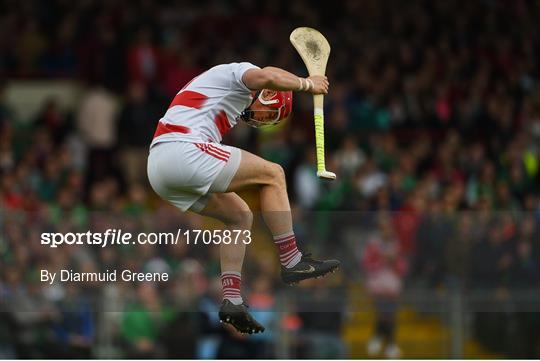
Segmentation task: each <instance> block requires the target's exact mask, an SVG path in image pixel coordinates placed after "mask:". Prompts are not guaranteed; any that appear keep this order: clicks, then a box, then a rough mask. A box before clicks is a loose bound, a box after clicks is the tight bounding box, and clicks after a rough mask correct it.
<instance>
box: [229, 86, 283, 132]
mask: <svg viewBox="0 0 540 361" xmlns="http://www.w3.org/2000/svg"><path fill="white" fill-rule="evenodd" d="M273 92H274V93H273V96H271V97H270V98H269V99H268V98H265V97H263V94H264V92H263V91H262V90H259V91H257V93H256V94H255V96H254V97H253V101H252V102H251V104H250V106H249V107H248V108H247V109H246V110H244V111H243V112H242V113H241V114H240V115H239V118H240V119H242V120H243V121H244V122H246V123H247V124H248V125H250V126H252V127H255V128H260V127H264V126H270V125H276V124H277V123H279V122H280V121H281V120H283V119H285V118H287V117H288V116H289V114H290V113H291V105H292V92H279V91H273ZM256 100H259V102H260V103H261V104H262V105H265V106H266V107H267V109H260V110H258V109H251V106H252V105H253V103H255V101H256ZM262 112H264V113H265V114H269V113H270V114H274V116H273V117H272V118H270V119H264V120H261V119H257V118H256V117H255V116H256V115H257V113H262Z"/></svg>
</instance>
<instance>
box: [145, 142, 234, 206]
mask: <svg viewBox="0 0 540 361" xmlns="http://www.w3.org/2000/svg"><path fill="white" fill-rule="evenodd" d="M241 154H242V153H241V152H240V149H238V148H235V147H229V146H227V145H223V144H217V143H188V142H182V141H174V142H163V143H158V144H155V145H154V146H152V148H151V149H150V154H149V155H148V164H147V171H148V180H149V181H150V185H151V186H152V188H153V189H154V191H155V192H156V193H157V194H158V195H159V196H160V197H161V198H163V199H165V200H167V201H169V202H170V203H172V204H173V205H175V206H176V207H178V208H180V209H181V210H182V211H184V212H185V211H186V210H188V209H189V210H192V211H194V212H200V211H202V210H203V209H204V207H205V206H206V203H207V202H208V196H207V194H208V193H223V192H225V191H227V188H228V187H229V184H230V183H231V180H232V179H233V177H234V175H235V174H236V171H237V170H238V167H239V166H240V160H241Z"/></svg>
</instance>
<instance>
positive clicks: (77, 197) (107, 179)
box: [0, 0, 540, 358]
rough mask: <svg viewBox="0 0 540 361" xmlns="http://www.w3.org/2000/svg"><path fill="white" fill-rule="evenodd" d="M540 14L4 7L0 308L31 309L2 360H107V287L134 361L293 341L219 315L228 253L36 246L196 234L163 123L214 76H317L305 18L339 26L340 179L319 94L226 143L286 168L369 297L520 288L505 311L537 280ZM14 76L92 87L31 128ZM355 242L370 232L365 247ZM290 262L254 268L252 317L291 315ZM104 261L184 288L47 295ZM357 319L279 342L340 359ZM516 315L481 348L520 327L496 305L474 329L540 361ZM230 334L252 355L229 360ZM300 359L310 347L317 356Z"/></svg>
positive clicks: (417, 5) (267, 261)
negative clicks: (162, 190) (150, 159)
mask: <svg viewBox="0 0 540 361" xmlns="http://www.w3.org/2000/svg"><path fill="white" fill-rule="evenodd" d="M538 19H540V6H539V4H538V3H537V2H530V1H524V0H523V1H520V0H518V1H512V2H506V1H495V0H493V1H474V2H473V1H469V2H461V1H458V2H447V1H415V2H413V3H410V2H408V3H405V2H400V1H397V0H385V1H362V2H358V1H354V0H348V1H343V2H340V5H339V6H336V4H335V3H332V2H316V3H313V2H310V1H304V0H295V1H268V2H262V3H261V2H251V1H245V0H234V1H229V2H224V1H209V0H203V1H198V2H197V3H196V4H194V3H192V2H189V1H164V2H153V1H148V0H139V1H131V2H127V1H125V0H115V1H101V0H94V1H80V2H76V3H73V2H68V1H63V0H54V1H47V2H41V1H25V2H16V1H13V0H3V1H1V2H0V80H1V82H0V182H1V183H0V210H1V211H2V212H1V213H0V237H1V238H0V257H1V260H2V261H1V263H0V295H1V297H2V299H6V300H7V299H9V300H11V301H10V302H7V303H8V304H5V305H2V307H8V308H9V307H14V308H13V309H12V310H11V312H2V313H1V317H2V318H5V321H6V322H2V323H0V324H2V325H9V327H7V328H6V327H2V328H1V329H0V339H2V340H8V339H13V338H14V339H13V340H12V342H11V343H9V342H4V343H2V342H0V351H1V350H3V349H2V347H3V346H2V345H9V344H12V345H15V347H14V348H11V349H9V348H5V349H4V352H5V353H6V354H9V352H11V353H15V355H19V356H29V357H35V356H36V357H37V356H41V357H45V356H47V355H51V354H52V355H66V354H65V353H66V352H67V353H68V354H69V355H78V356H79V357H85V356H88V355H90V352H93V353H94V355H97V354H98V352H109V350H95V349H92V347H91V346H92V345H93V344H94V343H95V341H96V338H97V337H100V335H99V334H98V333H96V331H95V327H96V324H97V323H99V322H101V323H100V324H102V323H103V322H102V320H98V319H96V318H98V316H97V315H96V314H94V313H92V311H91V310H92V308H93V307H94V306H95V304H91V302H98V299H97V298H96V297H91V296H90V295H94V296H95V295H96V294H100V295H101V294H103V297H107V299H109V298H110V299H111V300H116V301H114V302H117V303H114V304H115V305H116V306H114V307H113V309H111V310H110V311H119V310H123V311H126V312H123V313H122V314H121V316H114V317H119V319H117V320H114V317H113V316H111V317H109V316H108V313H105V316H103V317H104V318H105V319H107V320H108V321H111V320H112V321H111V323H110V324H111V330H109V332H110V333H109V336H110V337H111V339H114V340H115V344H116V345H118V344H121V345H124V346H125V347H123V348H122V349H123V350H125V352H126V353H127V355H130V356H132V357H139V356H143V357H144V356H147V357H148V356H151V355H161V356H163V355H165V356H171V357H174V356H179V355H182V356H186V355H187V356H188V357H212V356H216V355H218V354H219V355H220V356H223V357H226V356H228V357H236V358H237V357H242V355H246V354H248V355H254V354H257V355H259V356H260V357H270V356H272V355H275V354H274V352H275V350H274V349H273V348H272V347H271V345H272V344H273V341H274V340H275V338H276V337H277V335H276V334H273V333H271V332H270V333H265V334H263V336H261V337H259V338H250V339H249V340H246V339H242V338H238V336H236V335H234V334H233V333H230V332H229V331H227V330H223V329H222V328H220V327H219V325H218V324H217V322H216V321H217V320H216V315H215V310H216V307H217V305H218V303H219V287H218V286H219V283H217V284H216V279H215V276H216V275H217V274H218V270H219V267H218V262H217V260H218V254H217V253H216V252H217V251H216V249H211V248H201V249H198V248H194V249H192V248H189V249H188V248H183V247H175V248H166V249H162V248H156V247H137V248H133V249H125V250H124V249H111V248H104V249H99V250H97V251H96V250H94V249H91V250H88V249H82V248H80V249H79V248H77V249H76V250H70V249H67V248H59V249H55V250H48V249H45V248H43V247H41V246H39V244H38V243H36V242H37V240H38V238H39V233H40V232H41V231H43V230H55V231H58V232H67V231H70V230H79V229H94V230H99V229H105V228H106V227H107V226H109V225H122V228H124V229H130V228H131V229H139V228H137V227H142V229H151V230H152V231H159V230H168V229H177V228H181V227H188V228H189V227H197V226H200V225H198V224H197V222H199V221H200V220H198V218H194V217H192V216H190V215H182V214H180V213H179V212H177V211H175V210H173V209H172V208H170V207H167V206H165V205H164V204H163V203H161V202H160V201H158V200H157V199H156V197H155V196H154V195H153V194H152V192H151V190H150V189H149V187H148V184H147V181H146V169H145V165H146V153H147V150H148V145H149V143H150V140H151V138H152V134H153V132H154V128H155V125H156V123H157V121H158V119H159V118H160V117H161V114H162V113H163V112H164V110H165V109H166V106H167V104H168V103H169V102H170V99H171V98H172V97H173V96H174V94H175V93H176V92H177V91H178V90H179V89H180V88H181V87H182V85H183V84H185V83H186V82H187V81H189V80H190V79H191V78H192V77H193V76H195V75H197V74H199V73H200V72H202V71H203V70H204V69H206V68H208V67H210V66H212V65H214V64H219V63H226V62H233V61H250V62H252V63H254V64H256V65H259V66H265V65H273V66H280V67H283V68H284V69H287V70H290V71H292V72H295V73H297V74H299V75H305V74H306V71H305V69H304V66H303V64H302V63H301V61H300V58H299V56H298V55H297V54H296V53H295V52H294V50H293V48H292V47H291V46H290V45H289V44H288V41H287V39H288V35H289V33H290V31H291V30H292V29H293V28H294V27H296V26H300V25H306V26H312V27H315V28H317V29H319V30H321V32H323V33H324V34H325V35H326V36H327V38H328V39H329V42H330V44H331V45H332V53H331V58H330V61H329V65H328V76H329V80H330V82H331V89H330V93H329V95H328V96H327V99H326V101H327V105H326V108H325V109H327V112H326V119H327V121H326V125H325V126H326V129H325V130H326V147H327V153H328V155H327V162H328V164H327V167H328V169H330V170H333V171H335V172H336V173H337V174H338V180H337V181H335V182H333V183H331V184H328V183H323V182H320V180H318V178H317V177H316V175H315V174H316V172H315V168H316V166H315V158H314V157H315V153H314V146H313V126H312V108H311V106H312V104H311V99H310V97H309V96H307V95H305V94H295V97H296V98H295V106H294V115H293V117H292V119H291V120H290V121H289V122H288V123H287V124H283V125H280V126H279V127H277V128H276V129H270V130H265V131H256V130H254V129H251V128H248V127H246V126H239V129H236V130H235V131H233V132H232V133H231V134H230V135H228V137H227V138H226V139H225V141H224V142H225V143H227V144H231V145H235V146H238V147H242V148H244V149H247V150H250V151H253V152H256V153H257V154H260V155H261V156H263V157H264V158H266V159H269V160H272V161H275V162H278V163H280V164H281V165H282V166H283V167H284V169H285V171H286V174H287V182H288V186H289V192H290V196H291V198H292V200H293V208H294V212H295V215H296V216H298V217H302V216H304V217H305V218H306V219H309V220H311V221H313V219H316V220H318V221H317V223H316V224H317V226H316V227H310V226H309V224H310V222H309V221H307V220H304V221H303V222H301V223H300V224H299V225H298V228H299V229H297V233H300V234H302V233H303V235H304V236H305V238H309V239H310V240H311V239H313V241H314V243H315V247H316V248H318V249H319V250H325V251H328V252H331V253H333V254H335V255H336V256H341V257H343V258H345V259H346V260H347V261H348V262H347V266H346V270H345V272H348V273H347V275H349V276H350V277H348V278H349V279H350V280H352V281H358V280H359V278H358V276H356V275H357V274H358V271H359V270H360V269H361V268H363V271H364V273H363V275H364V277H363V279H364V280H365V282H366V284H367V285H368V291H369V292H370V293H372V294H373V295H374V297H376V298H377V297H378V298H379V299H380V298H381V297H382V299H385V297H386V298H388V297H387V296H388V294H387V292H386V291H385V290H384V287H383V291H382V292H381V290H380V287H379V288H378V287H377V285H380V283H379V282H373V280H374V279H375V280H376V279H377V278H376V277H377V275H380V272H379V271H381V272H390V274H392V277H393V278H394V280H395V281H394V282H397V283H393V284H392V285H391V288H392V292H390V294H391V296H390V298H397V297H399V294H400V293H401V291H402V287H401V283H405V284H406V286H405V288H406V287H420V288H424V289H425V288H429V289H440V288H449V289H460V290H465V292H466V291H471V290H483V289H486V290H490V291H492V290H496V292H497V293H496V294H497V295H506V296H504V297H503V296H501V297H498V296H497V297H494V302H495V300H498V299H501V300H508V299H509V296H508V294H509V293H511V292H513V291H515V290H534V289H538V286H539V285H540V198H539V194H540V182H539V181H540V163H539V162H540V88H539V87H538V81H539V75H540V74H539V72H538V65H539V62H540V48H539V47H538V44H540V30H539V28H538V26H536V24H537V22H538ZM13 34H17V36H13ZM2 79H3V80H2ZM16 79H25V80H26V79H51V80H55V79H73V80H76V81H78V82H79V83H80V84H81V85H82V86H83V87H84V89H85V92H84V95H83V97H82V99H81V101H80V104H79V105H78V107H77V108H76V109H72V110H69V111H66V110H65V109H62V107H61V106H60V105H59V101H58V99H54V98H51V99H49V100H48V101H46V102H45V103H44V104H43V106H42V109H41V111H40V112H39V114H38V115H37V116H36V117H35V119H31V120H30V121H27V120H26V119H25V120H23V119H18V118H17V116H16V114H15V113H14V112H13V110H12V109H11V108H10V105H9V104H8V103H7V101H6V100H5V90H6V89H7V86H8V85H9V82H10V81H12V80H16ZM310 217H311V218H310ZM338 225H339V227H337V226H338ZM109 228H111V227H109ZM336 228H338V229H336ZM348 229H354V230H360V231H359V232H357V233H356V235H357V236H356V238H355V237H352V239H350V238H351V237H350V232H347V230H348ZM314 231H316V232H317V233H316V234H313V232H314ZM360 235H362V237H360ZM363 235H365V236H366V237H363ZM330 238H332V242H327V240H328V239H330ZM359 238H362V239H359ZM28 239H31V240H34V241H35V242H30V243H29V242H28ZM386 242H391V243H392V246H391V247H390V248H391V249H392V252H386V250H388V247H387V246H386ZM273 257H274V255H266V254H257V257H256V259H255V260H254V261H253V262H252V264H251V266H250V267H253V270H251V271H250V273H249V274H250V278H249V279H248V280H247V285H248V287H247V288H246V292H248V293H250V294H251V296H249V297H248V300H250V301H249V302H251V303H252V304H253V305H254V308H255V310H259V311H268V310H272V309H273V308H275V307H277V306H276V305H275V302H276V300H275V296H274V294H275V290H276V280H277V278H276V277H275V276H276V269H275V267H276V265H275V262H274V258H273ZM398 260H399V262H398ZM108 265H122V266H124V267H129V268H133V269H138V270H144V269H159V270H165V271H167V272H170V273H171V274H174V275H175V277H174V282H172V283H171V284H169V285H167V286H163V285H148V284H142V285H139V286H135V285H120V286H117V288H119V289H120V291H121V292H119V291H118V290H115V289H112V290H109V291H107V289H102V288H101V287H98V286H97V285H87V286H85V287H83V288H82V289H81V287H79V286H80V285H79V286H77V285H68V286H65V287H63V288H62V289H57V288H55V287H47V288H46V289H45V290H46V292H44V291H43V290H44V289H43V287H42V286H41V285H40V284H39V282H38V279H39V275H38V274H37V270H38V269H40V268H49V269H59V268H62V267H64V268H65V267H68V266H69V267H73V268H74V269H88V270H96V269H104V268H106V267H107V266H108ZM21 270H25V272H21ZM386 280H387V278H386ZM370 282H371V283H370ZM381 282H382V281H381ZM370 284H371V285H375V287H369V285H370ZM345 286H346V284H340V287H341V288H343V287H345ZM112 288H114V287H112ZM98 290H99V292H97V291H98ZM115 292H116V293H115ZM118 292H119V293H118ZM317 292H321V293H324V290H322V289H319V290H318V291H317ZM118 294H121V295H124V296H125V297H124V296H122V297H119V296H118ZM115 295H116V296H115ZM4 296H6V297H4ZM7 296H9V297H7ZM325 297H326V296H325V295H324V294H323V295H322V296H321V299H323V300H324V299H325ZM89 302H90V303H89ZM321 302H323V301H321ZM501 302H502V301H501ZM323 303H324V302H323ZM342 307H344V306H343V305H339V306H336V305H334V306H332V310H334V311H336V314H337V315H338V316H339V317H336V315H335V314H332V313H330V316H331V317H330V319H329V320H326V319H325V318H324V315H325V313H322V314H321V315H319V316H318V317H315V318H314V317H313V313H307V314H304V315H302V314H301V313H295V314H291V315H290V316H289V315H287V317H281V316H282V315H281V314H279V313H268V312H267V313H264V312H262V313H261V314H260V316H259V317H261V318H268V320H266V321H264V320H263V322H268V323H272V322H273V323H276V324H277V323H279V325H278V326H276V329H282V328H283V329H289V330H303V331H302V332H303V334H306V333H309V331H312V334H313V335H314V338H313V339H317V337H318V336H320V335H323V336H324V337H327V338H328V343H324V342H323V343H322V344H324V345H326V344H328V347H326V349H325V350H322V351H320V352H322V354H325V353H324V352H326V354H325V355H330V356H332V355H341V356H343V353H344V352H345V351H344V349H343V345H342V344H340V341H339V340H336V339H333V338H332V337H334V336H336V337H337V336H339V335H340V332H341V331H340V327H341V326H342V325H341V322H342V318H343V317H344V314H345V312H344V310H343V309H342ZM28 310H32V312H29V311H28ZM179 310H184V311H185V310H190V312H189V313H186V312H179ZM327 313H328V312H327ZM508 314H511V316H512V319H511V320H512V322H516V324H517V325H518V326H516V327H515V328H513V330H510V331H508V332H514V334H512V335H508V334H504V332H502V331H501V332H499V333H498V334H496V335H490V336H489V337H487V336H485V334H486V331H485V330H486V329H488V330H489V329H492V330H493V329H494V328H495V329H501V328H504V324H505V322H506V321H505V320H502V321H501V320H500V317H502V316H501V315H500V314H494V316H493V315H492V316H491V318H490V316H489V315H488V316H486V315H482V317H478V322H477V324H478V325H479V326H478V331H477V333H478V337H479V338H480V339H484V340H485V343H486V344H489V343H491V345H490V346H492V347H493V348H497V347H499V349H498V351H500V352H510V351H512V350H510V351H509V350H508V349H502V350H501V349H500V348H501V347H502V346H501V343H500V342H497V340H498V338H497V337H499V338H500V339H509V337H514V338H510V339H515V340H519V342H524V344H525V346H523V347H520V350H527V351H526V353H525V354H523V355H521V356H523V357H530V356H531V355H536V356H538V353H535V352H538V350H537V349H536V350H535V349H534V344H536V340H535V339H531V340H526V341H523V340H524V338H525V336H524V335H523V334H520V333H519V330H521V329H527V330H529V331H528V332H527V334H530V333H533V334H538V330H539V329H540V323H539V321H538V320H536V321H535V319H534V318H524V317H522V315H521V314H518V315H515V314H512V313H507V314H506V316H504V317H509V316H508ZM278 316H279V317H278ZM493 317H495V318H497V317H499V319H493ZM315 319H316V320H318V321H319V322H315V321H314V320H315ZM321 320H322V321H321ZM523 322H526V323H527V325H525V326H523V325H522V323H523ZM329 324H331V325H332V326H328V325H329ZM520 325H521V326H523V327H521V326H520ZM381 327H382V328H385V327H387V326H384V325H383V326H381ZM10 329H16V330H17V331H16V332H8V331H9V330H10ZM194 330H196V331H194ZM516 330H518V331H516ZM530 330H532V331H530ZM534 330H536V331H534ZM516 333H517V334H516ZM167 335H168V336H167ZM171 335H174V338H172V339H170V338H168V337H171ZM483 335H484V336H483ZM199 336H200V337H199ZM203 336H204V337H203ZM101 337H104V336H101ZM179 338H182V339H183V340H184V341H185V342H182V343H179V342H178V339H179ZM53 340H55V341H54V342H53ZM188 340H191V341H188ZM195 340H199V342H195ZM493 340H495V341H493ZM223 342H227V343H228V344H230V345H238V347H237V348H235V347H229V348H227V349H221V348H220V345H222V344H223ZM105 344H106V343H105ZM319 344H321V342H319ZM36 345H39V347H38V346H36ZM58 345H62V347H60V348H59V347H58ZM263 345H264V346H263ZM531 345H533V346H531ZM296 348H297V351H296V352H297V355H311V356H312V354H310V353H309V352H311V351H313V350H312V348H311V347H306V346H305V345H304V346H302V344H299V345H296ZM62 352H63V353H62ZM220 352H221V353H220ZM223 352H225V353H223ZM227 352H229V353H231V354H227ZM235 352H236V353H235ZM332 352H334V353H332ZM516 352H517V351H516ZM25 353H26V354H25Z"/></svg>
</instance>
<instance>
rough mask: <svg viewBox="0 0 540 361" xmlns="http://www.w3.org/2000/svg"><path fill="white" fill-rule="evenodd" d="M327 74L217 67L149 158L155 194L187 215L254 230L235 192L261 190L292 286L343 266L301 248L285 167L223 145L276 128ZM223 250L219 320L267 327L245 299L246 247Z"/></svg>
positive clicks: (194, 85)
mask: <svg viewBox="0 0 540 361" xmlns="http://www.w3.org/2000/svg"><path fill="white" fill-rule="evenodd" d="M328 86H329V83H328V80H327V78H326V77H325V76H311V77H309V78H300V77H298V76H296V75H294V74H291V73H289V72H287V71H285V70H282V69H279V68H275V67H265V68H263V69H261V68H259V67H257V66H255V65H253V64H250V63H232V64H222V65H217V66H215V67H213V68H211V69H209V70H208V71H206V72H204V73H202V74H201V75H199V76H197V77H196V78H194V79H193V80H191V81H190V82H189V83H188V84H187V85H186V86H184V88H183V89H181V90H180V91H179V92H178V94H177V95H176V96H175V98H174V99H173V101H172V102H171V104H170V106H169V108H168V110H167V111H166V113H165V115H164V116H163V117H162V118H161V119H160V121H159V123H158V126H157V129H156V132H155V134H154V139H153V141H152V144H151V146H150V154H149V156H148V178H149V181H150V184H151V185H152V188H153V189H154V191H155V192H156V193H157V194H158V195H160V196H161V197H162V198H163V199H165V200H167V201H169V202H170V203H172V204H173V205H175V206H176V207H178V208H180V210H182V211H187V210H190V211H193V212H196V213H199V214H201V215H204V216H209V217H213V218H216V219H218V220H220V221H222V222H223V223H224V224H225V225H226V226H227V227H228V228H229V229H231V230H233V229H234V230H250V229H251V225H252V220H253V215H252V213H251V211H250V209H249V207H248V205H247V204H246V202H244V201H243V200H242V198H240V197H239V196H238V195H237V194H236V193H235V192H237V191H241V190H243V189H247V188H256V189H258V191H259V195H260V203H261V213H262V216H263V219H264V221H265V223H266V224H267V226H268V228H269V229H270V232H271V233H272V235H273V238H274V242H275V244H276V247H277V250H278V252H279V259H280V262H281V277H282V279H283V281H284V282H285V283H287V284H294V283H297V282H299V281H302V280H305V279H308V278H315V277H320V276H324V275H325V274H327V273H329V272H332V271H334V270H335V269H337V267H338V266H339V261H336V260H326V261H320V260H315V259H313V258H312V257H310V256H309V255H308V254H302V253H301V252H300V251H299V250H298V248H297V246H296V238H295V235H294V231H293V222H292V216H291V208H290V205H289V199H288V195H287V188H286V184H285V174H284V172H283V168H281V166H279V165H278V164H276V163H272V162H269V161H266V160H264V159H262V158H260V157H258V156H256V155H254V154H252V153H249V152H246V151H244V150H241V149H238V148H235V147H231V146H227V145H223V144H220V143H221V140H222V137H223V135H224V134H225V133H227V132H228V131H229V130H230V129H231V128H232V127H234V126H235V125H236V124H237V122H238V120H240V119H242V120H244V121H246V122H247V123H249V124H251V125H257V124H261V123H262V124H273V123H277V122H279V121H282V120H284V119H286V118H288V117H289V115H290V114H291V110H292V91H307V92H310V93H312V94H326V93H327V92H328ZM233 243H235V242H230V244H221V245H220V258H221V281H222V285H223V303H222V305H221V308H220V312H219V317H220V320H221V321H222V322H227V323H230V324H232V325H233V326H234V327H235V328H236V329H237V330H238V331H239V332H242V333H257V332H262V331H264V327H263V326H261V325H260V324H259V323H258V322H257V321H255V320H254V319H253V318H252V317H251V315H250V314H249V313H248V311H247V308H246V305H245V304H244V302H243V300H242V296H241V293H240V284H241V270H242V263H243V260H244V254H245V244H244V242H237V244H233Z"/></svg>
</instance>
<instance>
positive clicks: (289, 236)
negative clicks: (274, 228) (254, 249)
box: [274, 231, 302, 268]
mask: <svg viewBox="0 0 540 361" xmlns="http://www.w3.org/2000/svg"><path fill="white" fill-rule="evenodd" d="M274 243H275V244H276V246H277V249H278V252H279V262H281V265H282V266H283V267H286V268H291V267H294V266H296V265H297V264H298V262H300V259H301V258H302V253H300V251H299V250H298V247H296V237H295V236H294V232H293V231H291V232H289V233H285V234H281V235H279V236H274Z"/></svg>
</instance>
